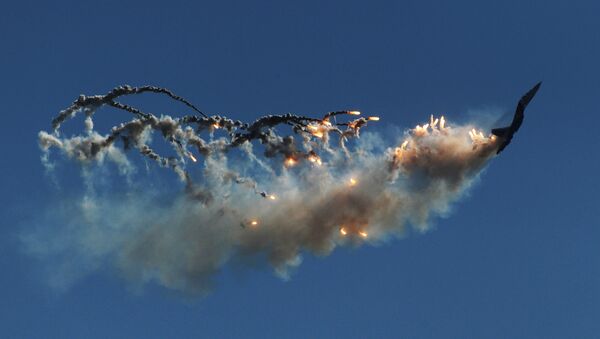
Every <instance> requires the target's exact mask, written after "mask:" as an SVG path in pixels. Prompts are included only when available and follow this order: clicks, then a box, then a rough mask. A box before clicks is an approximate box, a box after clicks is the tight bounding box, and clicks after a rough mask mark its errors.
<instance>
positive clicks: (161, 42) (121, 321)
mask: <svg viewBox="0 0 600 339" xmlns="http://www.w3.org/2000/svg"><path fill="white" fill-rule="evenodd" d="M168 3H169V2H167V1H160V2H159V1H145V2H138V3H116V2H115V3H110V2H89V3H87V4H86V3H84V2H72V3H67V2H57V3H51V2H48V3H45V2H41V1H39V2H38V3H20V4H17V2H15V1H13V2H10V3H5V4H4V5H3V6H2V7H3V8H2V11H0V43H1V49H0V74H1V78H0V79H1V83H0V93H1V94H0V96H1V98H2V109H1V111H2V120H3V122H2V125H1V127H0V128H1V129H2V134H1V136H0V138H2V139H1V146H0V147H1V148H0V157H1V158H0V159H1V169H0V171H1V175H0V187H1V188H2V191H1V193H0V204H1V206H2V209H1V215H0V217H1V219H0V220H1V221H2V223H1V228H0V268H1V270H0V272H1V275H0V304H1V305H0V337H3V338H109V337H110V338H135V337H138V338H142V337H143V338H174V337H181V338H185V337H206V338H221V337H223V338H228V337H238V338H239V337H248V338H250V337H254V338H283V337H292V338H333V337H344V338H365V337H372V338H385V337H389V338H400V337H403V338H594V337H599V336H600V250H599V247H598V245H599V244H600V242H599V240H600V217H599V208H600V206H599V202H600V198H599V197H598V191H599V189H600V185H599V179H598V175H599V173H600V158H599V156H598V154H599V152H598V147H599V146H600V142H599V138H598V135H599V132H598V126H599V125H600V115H599V113H600V112H599V109H598V107H599V105H598V100H599V99H600V66H599V60H600V20H599V19H598V18H599V16H600V3H599V2H597V1H569V2H567V1H543V2H542V1H540V2H537V3H534V2H531V1H503V2H502V3H501V2H499V1H498V2H485V1H484V2H482V1H458V2H450V1H448V2H443V1H398V2H372V1H370V2H358V1H339V2H325V1H301V2H300V1H297V2H286V3H284V2H281V1H272V2H262V1H257V2H253V3H250V2H245V1H239V2H231V1H220V2H219V4H216V3H217V2H214V3H212V4H210V3H203V2H200V1H198V2H193V1H189V2H176V3H175V2H174V3H172V4H168ZM538 80H543V81H544V84H543V86H542V89H541V91H540V92H539V94H538V96H537V97H536V98H535V100H534V101H533V103H532V104H531V106H530V108H529V110H528V112H527V113H528V115H527V116H526V118H525V123H524V126H523V128H522V129H521V131H520V133H519V134H518V135H517V136H516V138H515V140H514V141H513V144H512V145H511V147H510V148H508V149H507V151H506V152H505V153H503V154H502V156H501V157H499V158H497V159H495V160H494V161H493V162H492V164H491V166H490V167H489V169H488V170H487V171H486V172H485V173H484V175H483V180H481V182H480V183H479V184H478V185H476V187H475V188H474V189H473V190H472V192H471V194H470V196H469V197H467V198H466V199H463V200H462V201H461V202H460V203H459V204H458V205H457V206H456V208H455V209H454V212H453V214H452V215H451V216H450V217H449V218H447V219H441V220H437V221H436V227H435V228H436V229H435V230H434V231H432V232H429V233H427V234H424V235H414V234H413V235H412V236H410V237H408V238H407V239H404V240H398V241H393V242H391V243H388V244H385V245H383V246H380V247H364V248H360V249H342V250H339V251H336V252H335V253H334V254H333V255H331V256H330V257H328V258H314V257H312V256H305V260H304V264H303V265H302V266H301V267H300V269H299V270H298V272H296V274H295V275H294V276H293V279H292V280H291V281H288V282H283V281H281V280H280V279H278V278H276V277H275V276H274V275H273V274H272V273H271V272H270V271H269V270H267V269H264V270H259V271H248V272H243V273H239V272H237V271H235V270H232V269H231V268H227V269H226V270H225V271H224V272H223V274H221V275H220V276H219V277H218V280H219V287H218V288H217V290H216V291H215V292H214V293H213V294H212V295H210V296H208V297H207V298H205V299H203V300H196V301H189V300H188V301H185V300H184V299H182V298H181V297H178V296H174V295H173V294H172V293H170V292H168V291H165V290H164V289H161V288H159V287H156V286H147V288H146V289H145V290H144V292H143V293H142V294H141V295H136V294H135V293H132V292H131V291H130V288H129V287H128V286H127V284H126V283H124V282H123V281H122V280H121V279H120V278H118V277H117V276H116V275H115V274H112V273H111V272H110V271H109V270H106V271H101V272H97V273H95V274H92V275H91V276H88V277H87V278H85V279H83V280H82V281H80V282H78V283H77V284H76V285H74V286H73V287H71V288H70V289H68V290H67V291H65V292H62V293H57V292H55V291H53V290H51V289H49V288H48V286H47V284H46V282H45V281H44V276H43V274H42V273H41V272H42V269H41V268H40V263H39V262H37V261H35V260H33V259H31V258H29V257H27V256H26V255H24V254H23V253H22V249H21V247H20V244H19V242H18V237H17V235H18V234H19V232H21V231H22V230H23V228H27V223H28V220H31V219H32V218H34V217H35V216H36V215H39V213H41V212H40V211H41V210H43V209H44V208H45V206H47V205H48V200H49V198H50V197H51V196H56V193H55V191H54V190H53V188H52V186H51V185H49V184H48V183H47V181H48V180H47V177H45V176H44V170H43V168H42V166H41V164H40V161H39V155H40V152H39V150H38V146H37V140H36V133H37V132H38V131H39V130H41V129H46V130H47V129H48V128H49V123H50V119H51V118H52V117H53V116H54V115H55V114H56V113H57V112H58V111H59V110H60V109H62V108H64V107H65V106H66V105H68V104H69V103H70V102H71V101H72V100H73V99H75V98H76V97H77V95H78V94H79V93H86V94H95V93H104V92H106V91H107V90H108V89H110V88H112V87H114V86H115V85H118V84H123V83H129V84H132V85H141V84H157V85H161V86H165V87H169V88H171V89H173V90H174V91H175V92H176V93H178V94H180V95H183V96H185V97H187V98H188V99H190V100H191V101H192V102H194V103H196V104H197V105H199V106H200V107H201V108H202V109H204V110H206V111H209V112H229V114H230V115H231V116H233V117H236V118H240V119H246V120H249V119H251V118H254V117H256V116H258V115H259V114H262V113H265V112H266V113H278V112H288V111H292V112H302V113H310V112H319V113H320V112H325V111H328V110H331V109H337V108H346V107H352V108H354V107H357V108H360V109H361V110H362V111H364V112H368V113H371V114H378V115H380V116H381V117H382V118H383V120H382V122H381V123H382V124H384V123H385V124H395V125H398V126H405V127H406V126H414V125H415V124H416V123H418V122H421V121H422V120H423V119H424V118H427V117H428V115H429V114H430V113H440V112H444V113H447V115H448V116H449V117H450V118H451V119H452V118H455V119H461V118H462V119H464V118H465V116H466V115H465V112H467V111H469V110H473V109H485V108H487V107H499V108H501V109H503V110H504V111H507V112H508V111H512V109H513V107H514V104H515V103H516V100H517V99H518V97H519V96H520V95H521V94H523V93H524V92H525V90H527V89H528V88H529V87H530V86H532V85H533V84H534V83H535V82H537V81H538ZM169 107H171V108H173V109H174V110H176V111H183V107H182V106H178V105H172V106H169ZM80 184H81V181H80V179H79V178H77V177H74V178H72V180H71V181H67V182H64V181H63V185H80Z"/></svg>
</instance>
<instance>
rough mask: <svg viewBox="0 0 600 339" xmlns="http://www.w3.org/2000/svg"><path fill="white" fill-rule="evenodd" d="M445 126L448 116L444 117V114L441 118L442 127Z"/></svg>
mask: <svg viewBox="0 0 600 339" xmlns="http://www.w3.org/2000/svg"><path fill="white" fill-rule="evenodd" d="M444 128H446V118H444V116H443V115H442V117H441V118H440V129H444Z"/></svg>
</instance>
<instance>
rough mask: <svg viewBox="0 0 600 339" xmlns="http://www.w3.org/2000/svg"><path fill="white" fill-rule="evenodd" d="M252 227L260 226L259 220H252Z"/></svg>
mask: <svg viewBox="0 0 600 339" xmlns="http://www.w3.org/2000/svg"><path fill="white" fill-rule="evenodd" d="M250 225H252V226H256V225H258V220H252V221H250Z"/></svg>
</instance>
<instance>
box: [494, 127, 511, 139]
mask: <svg viewBox="0 0 600 339" xmlns="http://www.w3.org/2000/svg"><path fill="white" fill-rule="evenodd" d="M509 130H510V127H502V128H494V129H492V134H493V135H495V136H497V137H501V138H502V137H505V136H506V135H508V133H509Z"/></svg>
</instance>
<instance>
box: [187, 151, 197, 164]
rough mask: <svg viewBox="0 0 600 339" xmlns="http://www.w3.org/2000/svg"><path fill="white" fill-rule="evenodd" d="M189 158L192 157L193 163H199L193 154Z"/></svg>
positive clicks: (189, 154)
mask: <svg viewBox="0 0 600 339" xmlns="http://www.w3.org/2000/svg"><path fill="white" fill-rule="evenodd" d="M188 157H190V159H192V161H193V162H197V161H198V160H197V159H196V157H195V156H194V155H193V154H192V153H188Z"/></svg>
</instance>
